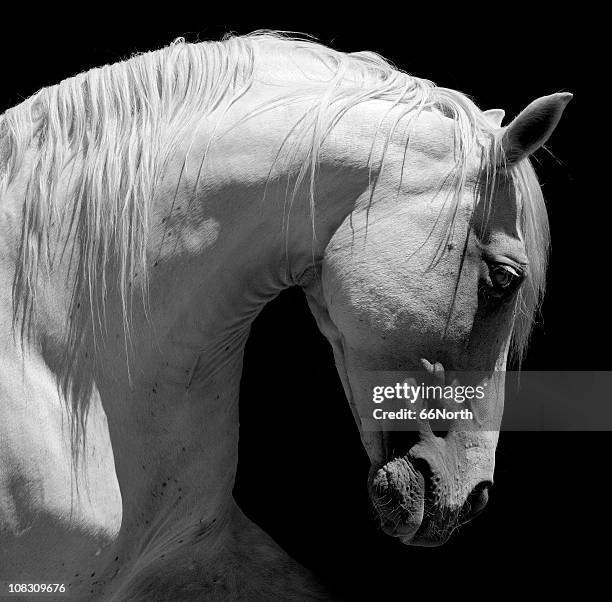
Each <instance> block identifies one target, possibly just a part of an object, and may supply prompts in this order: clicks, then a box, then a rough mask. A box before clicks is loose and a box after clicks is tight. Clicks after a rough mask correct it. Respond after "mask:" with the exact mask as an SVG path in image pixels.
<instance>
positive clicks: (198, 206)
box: [95, 109, 368, 538]
mask: <svg viewBox="0 0 612 602" xmlns="http://www.w3.org/2000/svg"><path fill="white" fill-rule="evenodd" d="M296 110H299V109H296ZM292 117H293V116H292V115H289V116H288V115H287V111H286V110H285V111H284V112H283V111H278V112H277V113H276V114H272V115H270V114H267V115H265V119H253V120H248V121H247V122H245V124H244V125H243V126H242V127H240V128H236V129H235V130H233V131H232V133H231V135H226V136H223V137H221V138H220V139H219V140H218V141H217V142H216V143H215V144H214V145H213V146H212V147H211V149H210V152H209V153H208V155H207V161H206V164H205V166H204V170H203V173H204V177H203V178H202V181H201V190H202V191H203V194H202V197H201V199H200V198H199V197H198V198H196V200H195V201H194V200H193V199H191V198H190V194H191V191H192V190H193V189H194V188H193V187H194V184H195V183H194V181H193V177H194V175H195V174H197V173H198V171H199V168H200V164H199V158H201V157H202V155H203V154H204V150H205V147H206V145H207V143H206V140H207V136H208V135H210V133H209V132H208V133H206V134H207V135H203V136H201V137H200V136H199V135H196V136H195V137H194V138H193V139H192V141H191V142H190V150H189V153H188V154H187V153H185V154H183V155H181V153H180V152H179V153H177V157H176V161H175V162H174V163H173V164H172V165H171V166H170V168H169V170H168V173H170V174H174V175H176V174H177V173H179V172H181V161H182V158H183V157H184V156H187V157H188V158H187V163H186V165H185V169H184V170H183V174H184V175H183V177H184V180H183V183H182V184H181V185H180V187H179V189H180V192H179V195H178V197H177V199H175V200H173V195H172V194H167V195H165V196H163V198H160V199H159V200H158V201H156V203H155V210H154V213H153V232H152V237H151V242H150V246H151V248H152V249H156V251H155V252H154V254H155V257H156V261H155V263H154V267H153V268H152V270H151V275H150V288H149V306H150V307H149V311H148V314H145V311H144V308H140V310H137V311H136V312H135V315H134V317H133V322H132V333H133V335H132V336H133V338H132V342H131V350H130V352H129V354H128V359H127V362H126V358H125V355H124V354H123V352H122V347H121V346H122V342H123V332H122V328H121V325H120V320H118V321H117V324H116V325H115V326H112V325H111V326H110V331H109V332H108V334H107V335H106V337H107V341H110V343H109V344H108V345H107V346H106V348H105V351H104V356H103V358H102V361H101V362H100V365H101V369H98V370H97V371H96V380H95V385H96V387H97V390H98V391H99V394H100V399H101V401H102V404H103V406H104V409H105V411H106V414H107V417H108V424H109V431H110V435H111V440H112V446H113V453H114V456H115V465H116V470H117V478H118V481H119V484H120V487H121V492H122V497H123V522H122V531H123V532H124V533H125V534H126V535H127V536H128V538H129V533H130V532H131V531H132V529H133V530H134V531H136V530H138V529H140V528H142V526H143V523H144V525H150V526H151V528H152V529H153V525H155V529H156V530H157V532H163V531H168V532H176V525H175V523H176V521H180V522H181V529H183V530H186V531H189V530H193V529H198V528H200V527H201V525H202V523H206V524H209V523H210V522H211V521H213V520H217V519H220V517H223V516H225V515H227V513H228V509H229V508H230V506H231V490H232V486H233V483H234V478H235V470H236V464H237V449H238V446H237V442H238V393H239V383H240V377H241V372H242V358H243V352H244V345H245V342H246V339H247V337H248V333H249V329H250V325H251V323H252V321H253V319H254V318H255V316H256V315H257V314H258V313H259V311H260V310H261V309H262V307H263V306H264V305H265V304H266V303H267V302H268V301H269V300H271V299H272V298H274V297H275V296H276V295H277V294H278V293H279V292H280V291H281V290H282V289H284V288H286V287H288V286H290V285H291V284H294V283H295V282H296V281H298V280H299V277H300V274H302V273H303V272H304V271H305V270H306V269H307V268H308V267H309V266H310V265H312V262H313V259H314V261H315V263H316V262H317V261H318V260H320V259H321V257H322V255H323V251H324V248H325V245H326V241H328V240H329V238H330V237H331V235H332V233H333V231H334V230H335V229H336V228H337V227H338V225H339V223H340V222H341V221H342V220H343V219H344V218H345V217H346V215H347V214H348V213H349V212H350V210H351V207H352V203H353V202H354V200H355V198H356V197H357V196H358V195H359V193H360V192H362V191H363V188H364V187H365V186H367V178H368V176H367V168H366V166H365V162H364V164H363V166H362V168H361V169H360V168H358V167H357V166H356V164H355V161H353V162H352V163H351V164H350V167H349V166H348V165H349V163H347V162H345V161H344V160H343V157H345V156H346V155H347V154H351V153H352V150H351V149H347V148H346V146H345V145H344V144H343V143H342V142H338V140H339V141H342V140H344V139H346V137H347V133H348V132H349V131H350V130H351V129H352V128H353V127H354V124H353V123H351V122H349V123H347V125H346V128H345V129H346V131H340V132H339V133H338V138H337V139H336V142H333V143H330V144H329V145H328V146H327V147H326V150H325V153H323V154H322V161H321V165H320V170H319V177H318V180H317V191H316V193H317V198H318V199H320V200H318V201H317V222H316V232H317V238H316V243H313V232H312V224H311V216H310V205H309V198H308V192H307V191H302V192H300V193H299V194H298V195H297V196H296V198H295V199H294V202H293V206H292V210H291V212H290V214H291V218H290V220H289V223H287V220H286V219H285V217H286V215H287V204H286V191H287V179H286V177H285V174H278V177H277V178H276V179H275V180H274V182H275V183H272V184H271V182H270V181H269V178H268V176H269V173H270V165H271V162H272V161H273V160H274V158H275V154H276V152H277V150H278V148H279V146H280V144H281V143H282V140H283V138H284V136H285V135H286V132H287V130H288V129H289V128H290V126H291V124H292V123H293V121H294V119H293V118H292ZM357 118H358V117H357ZM270 124H273V125H270ZM361 155H363V157H367V149H366V150H365V151H364V152H362V153H361ZM196 158H197V159H196ZM296 160H299V158H298V159H296ZM190 161H193V162H192V163H190ZM295 168H296V165H288V166H286V169H287V172H288V173H289V172H295ZM356 175H359V176H360V177H356ZM166 188H167V190H168V191H173V190H175V189H176V182H175V181H172V178H170V182H169V184H168V186H167V187H166ZM171 204H172V208H171V207H170V205H171ZM174 216H181V217H180V218H178V217H177V218H175V217H174ZM287 228H288V230H287ZM109 305H110V307H109V308H108V311H109V313H110V315H112V314H113V313H114V309H116V311H120V309H119V307H118V304H117V307H116V308H113V307H112V305H113V301H112V299H111V300H109ZM126 365H127V366H129V367H130V374H128V372H127V369H126ZM177 509H178V511H177ZM222 522H223V521H222V520H218V524H221V523H222ZM166 527H168V529H166ZM169 527H172V529H170V528H169Z"/></svg>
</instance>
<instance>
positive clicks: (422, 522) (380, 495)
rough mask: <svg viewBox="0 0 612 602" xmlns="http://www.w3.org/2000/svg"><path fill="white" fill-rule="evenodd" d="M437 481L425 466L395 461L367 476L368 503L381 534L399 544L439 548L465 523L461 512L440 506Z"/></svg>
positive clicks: (436, 477)
mask: <svg viewBox="0 0 612 602" xmlns="http://www.w3.org/2000/svg"><path fill="white" fill-rule="evenodd" d="M441 489H442V483H441V479H440V478H439V477H438V476H436V475H434V474H432V472H431V470H430V468H429V466H428V465H427V463H425V462H422V461H419V460H411V459H409V458H408V457H401V458H395V459H394V460H391V461H390V462H387V463H386V464H385V465H383V466H382V467H380V468H379V469H378V470H376V469H373V470H372V471H371V476H370V499H371V500H372V502H373V504H374V507H375V508H376V510H377V512H378V515H379V517H380V522H381V528H382V531H383V532H384V533H385V534H387V535H390V536H391V537H396V538H398V539H399V540H400V541H401V542H402V543H403V544H406V545H413V546H414V545H416V546H440V545H443V544H444V543H446V542H447V541H448V539H449V537H450V536H451V534H452V532H453V531H454V530H455V529H456V528H457V527H458V526H459V525H461V524H463V523H465V522H467V520H468V519H467V518H466V517H465V516H464V513H463V512H462V511H457V510H449V509H446V508H444V506H443V505H442V504H441V500H442V497H443V496H442V495H441Z"/></svg>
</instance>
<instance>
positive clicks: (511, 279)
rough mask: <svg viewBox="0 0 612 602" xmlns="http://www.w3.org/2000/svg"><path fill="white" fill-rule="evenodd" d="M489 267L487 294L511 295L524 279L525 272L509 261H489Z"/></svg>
mask: <svg viewBox="0 0 612 602" xmlns="http://www.w3.org/2000/svg"><path fill="white" fill-rule="evenodd" d="M487 266H488V269H489V273H488V276H489V277H488V279H487V280H488V282H487V284H488V286H487V289H488V290H487V291H486V292H487V294H488V296H492V297H495V298H498V299H499V298H503V297H508V296H510V295H511V294H512V293H513V292H514V291H516V290H517V289H518V288H519V286H520V284H521V282H522V281H523V279H524V276H525V274H524V272H523V271H522V270H520V269H518V268H515V267H514V266H511V265H508V264H507V263H497V262H487Z"/></svg>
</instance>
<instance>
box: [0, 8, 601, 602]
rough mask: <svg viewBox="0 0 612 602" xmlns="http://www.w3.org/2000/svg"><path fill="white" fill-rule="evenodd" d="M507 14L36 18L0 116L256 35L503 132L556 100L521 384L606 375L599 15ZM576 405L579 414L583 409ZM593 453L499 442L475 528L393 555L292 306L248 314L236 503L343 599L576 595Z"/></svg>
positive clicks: (589, 560)
mask: <svg viewBox="0 0 612 602" xmlns="http://www.w3.org/2000/svg"><path fill="white" fill-rule="evenodd" d="M177 8H178V7H177ZM381 10H382V7H381ZM524 10H525V12H523V9H521V10H519V9H518V8H513V9H512V10H510V9H508V11H507V12H505V13H503V12H500V14H498V15H493V14H491V13H490V12H489V11H487V10H484V9H483V12H482V13H480V14H475V15H469V14H467V13H465V12H464V11H463V10H461V11H460V10H459V9H458V8H455V9H454V10H448V11H447V10H444V9H443V8H442V7H441V6H440V7H438V8H436V7H434V9H433V10H432V11H431V13H430V14H427V15H423V16H422V15H417V14H416V13H414V12H413V11H410V10H408V9H407V10H406V12H405V14H404V13H403V12H402V11H401V10H399V9H394V10H393V11H391V8H390V7H389V6H385V8H384V11H382V12H381V15H380V16H371V15H366V16H365V17H362V18H361V21H360V22H357V21H356V20H351V19H349V18H345V19H344V20H342V19H338V20H337V21H335V23H332V22H330V21H329V17H328V16H327V15H326V16H325V17H323V16H321V17H320V18H318V19H317V18H316V17H315V16H310V17H305V16H304V17H293V18H289V17H287V18H279V17H274V18H271V19H264V18H260V19H259V20H252V21H250V22H244V21H241V22H239V21H237V20H232V19H227V18H226V19H219V18H214V17H210V16H209V17H207V18H203V17H201V16H192V17H191V18H190V19H188V20H185V21H184V22H183V23H182V25H181V26H179V27H176V26H175V25H170V24H168V25H167V27H164V20H163V19H162V18H158V19H157V20H156V23H155V25H154V26H152V25H150V23H149V22H148V21H147V20H145V19H141V20H135V21H133V22H131V23H129V24H126V22H125V16H124V15H123V14H122V15H121V16H118V17H117V19H116V20H114V19H111V20H108V19H105V22H104V24H103V25H102V23H100V22H98V21H97V19H96V18H94V17H93V16H92V17H91V18H89V19H88V24H87V26H84V25H83V24H80V25H72V24H70V23H68V22H67V21H65V20H63V24H62V25H57V23H55V22H54V23H53V25H51V24H50V23H51V21H49V24H45V23H44V22H43V21H44V17H42V16H41V15H40V14H37V19H38V22H39V26H38V27H37V28H36V30H34V28H32V27H31V26H28V27H27V28H23V27H18V26H17V25H15V26H14V27H13V28H11V26H10V24H9V23H7V22H5V25H4V31H3V35H2V39H1V40H0V43H1V49H2V54H1V56H2V57H3V58H2V61H3V62H2V78H1V86H2V90H1V95H0V108H1V109H2V110H4V109H6V108H8V107H10V106H13V105H14V104H17V103H18V102H20V101H21V100H23V99H24V98H26V97H27V96H29V95H31V94H32V93H34V92H35V91H37V90H38V89H39V88H41V87H43V86H47V85H52V84H54V83H57V82H58V81H60V80H61V79H63V78H65V77H69V76H71V75H74V74H76V73H77V72H79V71H82V70H85V69H88V68H91V67H95V66H98V65H101V64H104V63H110V62H115V61H117V60H119V59H122V58H127V57H128V56H129V55H131V54H132V53H134V52H140V51H146V50H152V49H156V48H159V47H160V46H163V45H165V44H167V43H169V42H170V41H172V40H173V39H174V38H175V37H178V36H180V35H184V36H185V37H186V38H187V40H188V41H197V40H207V39H219V38H220V37H221V36H222V35H223V34H225V33H227V32H228V31H234V32H236V33H248V32H249V31H252V30H254V29H259V28H271V29H281V30H292V31H302V32H307V33H310V34H313V35H315V36H317V37H318V38H319V39H320V41H322V42H323V43H326V44H329V45H331V46H333V47H334V48H337V49H339V50H344V51H356V50H366V49H367V50H375V51H377V52H379V53H381V54H382V55H383V56H385V57H386V58H388V59H389V60H391V61H392V62H393V63H395V64H396V65H397V66H399V67H401V68H402V69H404V70H406V71H408V72H410V73H412V74H414V75H418V76H421V77H425V78H427V79H431V80H433V81H435V82H436V83H438V84H440V85H444V86H447V87H452V88H456V89H459V90H461V91H463V92H466V93H468V94H470V95H471V96H473V97H474V99H475V100H476V102H477V104H479V106H481V108H483V109H486V108H503V109H505V110H506V115H507V118H508V117H512V116H514V115H516V114H517V113H518V112H519V111H520V110H521V109H522V108H523V107H524V106H525V105H526V104H527V103H529V102H530V101H531V100H533V99H535V98H536V97H538V96H541V95H544V94H549V93H552V92H557V91H570V92H573V93H574V95H575V97H574V100H573V101H572V102H571V103H570V105H569V106H568V108H567V111H566V115H565V116H564V118H563V120H562V122H561V124H560V126H559V128H558V130H557V131H556V132H555V133H554V134H553V137H552V138H551V140H550V143H549V148H550V150H551V151H552V153H553V154H554V156H553V155H551V154H549V153H547V152H546V151H542V150H541V151H539V152H538V154H537V156H536V160H537V163H538V165H537V171H538V174H539V176H540V179H541V182H542V184H543V186H544V193H545V197H546V199H547V204H548V208H549V216H550V220H551V230H552V240H553V245H552V260H551V265H550V270H549V279H548V293H547V297H546V301H545V304H544V307H543V312H542V317H541V319H540V321H539V324H538V327H537V328H536V331H535V334H534V336H533V340H532V345H531V347H530V351H529V354H528V356H527V358H526V360H525V363H524V365H523V369H532V370H536V369H537V370H604V369H610V364H609V355H608V341H609V334H610V333H609V328H608V322H609V320H608V311H609V309H608V308H609V292H608V291H609V281H610V276H609V272H610V265H609V252H608V244H609V240H610V235H609V229H610V227H609V224H610V221H609V215H610V211H609V207H608V205H609V195H608V193H607V190H606V189H605V186H604V183H605V181H606V179H607V178H608V171H609V169H610V168H609V166H607V165H606V155H605V154H604V153H603V152H602V151H603V149H605V147H606V138H607V123H606V122H607V120H608V116H607V113H609V111H608V109H607V107H606V102H605V96H606V93H605V92H604V89H605V86H606V83H607V82H606V81H605V80H606V79H607V78H608V70H607V68H606V70H604V62H605V61H604V56H605V55H604V53H603V51H604V47H605V45H606V38H605V36H604V35H602V33H601V32H600V30H599V23H600V22H601V15H597V14H596V13H592V14H589V15H586V14H577V13H576V12H573V13H572V14H557V13H552V12H551V13H550V14H549V15H544V16H538V17H536V16H535V14H534V13H533V11H532V10H530V9H524ZM390 11H391V12H390ZM306 12H307V11H306ZM374 12H376V11H374ZM296 13H297V10H296ZM297 14H299V13H297ZM54 16H55V18H58V14H55V15H54ZM60 20H62V19H61V18H60ZM30 22H31V21H30ZM41 24H42V26H41ZM576 401H577V403H584V404H585V408H588V400H586V399H585V400H576ZM609 442H610V435H609V433H590V434H587V433H502V435H501V440H500V445H499V447H498V452H497V468H496V483H495V487H494V489H493V491H492V495H491V499H490V502H489V506H488V508H487V510H486V511H485V513H484V514H483V515H482V516H480V517H479V518H478V519H477V520H476V521H474V523H471V524H470V525H467V526H465V527H463V528H461V529H460V531H459V532H458V533H456V534H455V536H454V537H453V539H452V540H451V541H450V542H449V543H448V544H447V545H445V546H444V547H442V548H436V549H423V548H408V547H404V546H402V545H401V544H399V543H398V542H397V541H395V540H392V539H390V538H388V537H386V536H384V535H383V534H382V533H381V532H380V530H379V529H378V526H377V521H376V520H375V517H374V513H373V511H372V509H371V507H370V504H369V501H368V497H367V491H366V477H367V473H368V461H367V458H366V455H365V452H363V450H362V448H361V443H360V439H359V435H358V432H357V429H356V427H355V425H354V423H353V419H352V416H351V413H350V411H349V408H348V404H347V403H346V401H345V400H344V395H343V391H342V388H341V386H340V383H339V381H338V379H337V376H336V373H335V368H334V365H333V359H332V355H331V350H330V349H329V348H328V345H327V343H326V342H325V341H324V340H323V338H322V336H321V335H320V334H319V333H318V331H317V329H316V326H315V323H314V320H313V319H312V317H311V316H310V314H309V311H308V308H307V306H306V303H305V300H304V299H303V295H302V293H301V291H299V290H294V289H292V290H288V291H286V292H285V293H283V294H282V295H280V297H279V298H278V299H276V300H275V301H274V302H272V303H270V304H269V305H268V306H267V307H266V308H265V310H264V311H263V312H262V314H261V315H260V317H259V318H258V319H257V320H256V322H255V324H254V325H253V329H252V334H251V338H250V339H249V342H248V344H247V350H246V357H245V369H244V376H243V381H242V392H241V443H240V446H241V449H240V463H239V474H238V479H237V483H236V488H235V495H236V498H237V499H238V501H239V502H240V504H241V505H242V507H243V509H244V510H245V512H246V513H247V514H248V515H249V516H250V517H251V518H252V519H254V520H255V521H256V522H257V523H258V524H260V525H261V526H262V527H263V528H264V529H265V530H266V531H267V532H268V533H270V534H271V535H272V536H273V537H274V538H275V539H276V540H277V541H278V542H279V543H280V544H281V545H282V546H283V547H284V548H285V549H286V550H287V551H288V552H289V553H290V554H291V555H292V556H294V557H295V558H296V559H297V560H299V561H300V562H302V563H303V564H305V565H307V566H308V567H309V568H311V569H312V570H313V571H314V572H315V573H317V574H318V575H319V576H320V577H321V578H323V579H324V580H325V581H326V582H327V583H328V584H329V585H330V586H331V587H333V588H334V589H335V590H336V591H337V592H339V593H341V594H343V595H345V596H347V597H349V598H352V599H357V598H364V599H369V598H373V597H376V598H378V599H383V598H385V597H387V596H389V597H398V596H400V597H408V596H410V595H415V593H416V591H419V592H428V593H429V594H431V595H438V594H441V593H443V592H445V591H450V590H453V591H458V590H461V591H463V592H464V593H465V594H471V595H477V596H481V595H482V596H488V595H491V594H497V593H499V592H500V591H502V590H503V591H504V592H507V591H508V588H514V587H519V588H521V589H524V591H525V593H526V594H527V593H529V592H531V593H533V589H534V588H538V587H542V588H545V589H546V590H547V591H550V589H551V588H553V589H556V587H557V586H559V585H561V586H563V587H564V588H565V587H566V586H567V585H568V584H569V583H571V584H575V585H580V586H581V587H588V586H589V585H590V584H592V583H593V582H594V580H596V579H597V578H598V576H600V573H599V571H598V569H597V567H596V565H595V561H596V559H597V558H599V552H598V550H597V544H600V543H604V542H606V541H607V539H608V535H609V527H608V525H607V522H608V520H607V519H608V513H609V511H608V510H607V507H608V505H609V501H608V500H609V483H608V480H609V472H610V471H609V468H608V466H609V461H608V457H609V455H608V444H609Z"/></svg>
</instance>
